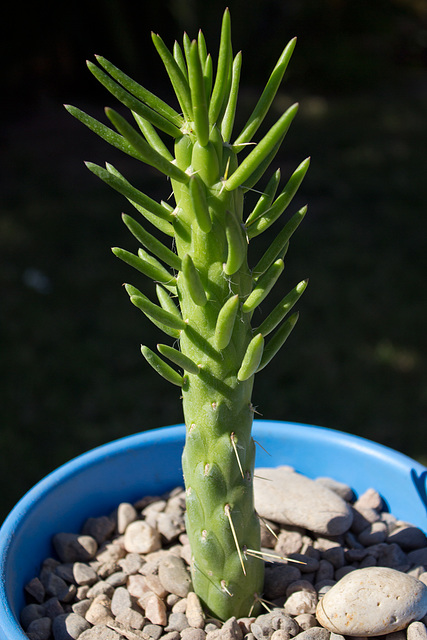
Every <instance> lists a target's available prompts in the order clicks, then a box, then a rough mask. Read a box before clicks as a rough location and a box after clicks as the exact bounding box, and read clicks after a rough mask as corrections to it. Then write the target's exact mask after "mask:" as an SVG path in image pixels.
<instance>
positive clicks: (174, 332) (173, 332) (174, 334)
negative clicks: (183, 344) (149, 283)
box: [125, 284, 181, 340]
mask: <svg viewBox="0 0 427 640" xmlns="http://www.w3.org/2000/svg"><path fill="white" fill-rule="evenodd" d="M157 286H158V287H160V285H157ZM125 289H126V292H127V294H128V296H129V298H131V297H132V296H140V297H143V296H144V294H143V293H141V291H139V289H137V288H136V287H134V286H133V285H131V284H125ZM163 291H164V289H163ZM165 293H166V292H165ZM177 311H178V310H177ZM145 315H147V314H145ZM178 315H179V311H178ZM179 317H181V316H180V315H179ZM147 318H148V319H149V320H150V322H152V323H153V324H154V325H155V326H156V327H158V328H159V329H160V331H163V333H166V335H168V336H170V337H171V338H173V339H174V340H179V338H180V337H181V330H179V329H173V328H172V327H169V326H166V325H165V324H163V323H162V322H159V321H158V320H155V319H154V318H153V316H147Z"/></svg>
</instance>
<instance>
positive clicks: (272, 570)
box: [264, 562, 301, 600]
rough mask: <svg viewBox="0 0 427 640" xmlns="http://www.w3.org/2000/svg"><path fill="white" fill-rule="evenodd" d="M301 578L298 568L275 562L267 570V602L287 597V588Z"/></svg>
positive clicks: (265, 591) (265, 593)
mask: <svg viewBox="0 0 427 640" xmlns="http://www.w3.org/2000/svg"><path fill="white" fill-rule="evenodd" d="M300 578H301V572H300V570H299V569H297V567H293V566H291V565H286V564H282V563H279V562H274V563H272V564H268V565H267V566H266V568H265V577H264V596H265V598H266V599H267V600H276V599H277V598H280V597H282V596H284V595H285V592H286V589H287V587H288V586H289V585H290V584H291V583H292V582H295V581H296V580H299V579H300Z"/></svg>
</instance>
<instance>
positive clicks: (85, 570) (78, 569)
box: [73, 562, 98, 585]
mask: <svg viewBox="0 0 427 640" xmlns="http://www.w3.org/2000/svg"><path fill="white" fill-rule="evenodd" d="M73 578H74V580H75V582H76V584H78V585H85V584H88V585H92V584H94V583H95V582H96V581H97V580H98V576H97V574H96V571H95V570H94V569H92V567H91V566H90V565H88V564H86V563H85V562H75V563H74V564H73Z"/></svg>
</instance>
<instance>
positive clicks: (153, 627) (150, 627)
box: [142, 624, 163, 640]
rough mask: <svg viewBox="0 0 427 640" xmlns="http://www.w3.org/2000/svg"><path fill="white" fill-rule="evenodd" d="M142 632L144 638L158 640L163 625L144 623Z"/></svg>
mask: <svg viewBox="0 0 427 640" xmlns="http://www.w3.org/2000/svg"><path fill="white" fill-rule="evenodd" d="M142 632H143V634H144V638H147V636H148V638H152V640H159V638H161V636H162V634H163V627H161V626H160V625H159V624H146V625H145V626H144V627H143V629H142Z"/></svg>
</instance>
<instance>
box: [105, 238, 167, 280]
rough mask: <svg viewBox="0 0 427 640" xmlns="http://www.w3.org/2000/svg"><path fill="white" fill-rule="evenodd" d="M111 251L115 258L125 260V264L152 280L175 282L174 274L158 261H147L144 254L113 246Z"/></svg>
mask: <svg viewBox="0 0 427 640" xmlns="http://www.w3.org/2000/svg"><path fill="white" fill-rule="evenodd" d="M111 251H112V252H113V253H114V255H115V256H117V258H120V260H123V262H126V264H128V265H130V266H131V267H134V269H137V270H138V271H139V272H140V273H143V274H144V275H145V276H147V277H148V278H151V279H152V280H158V281H159V282H163V283H165V284H168V285H171V284H175V283H176V279H175V278H174V276H172V275H171V274H170V273H169V272H168V271H167V270H166V269H165V268H164V267H163V266H162V265H161V264H160V262H157V261H156V262H157V263H153V262H152V261H148V260H147V259H146V258H145V256H144V257H141V256H139V255H138V256H136V255H134V254H133V253H130V251H126V250H125V249H120V248H119V247H113V248H112V249H111Z"/></svg>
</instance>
